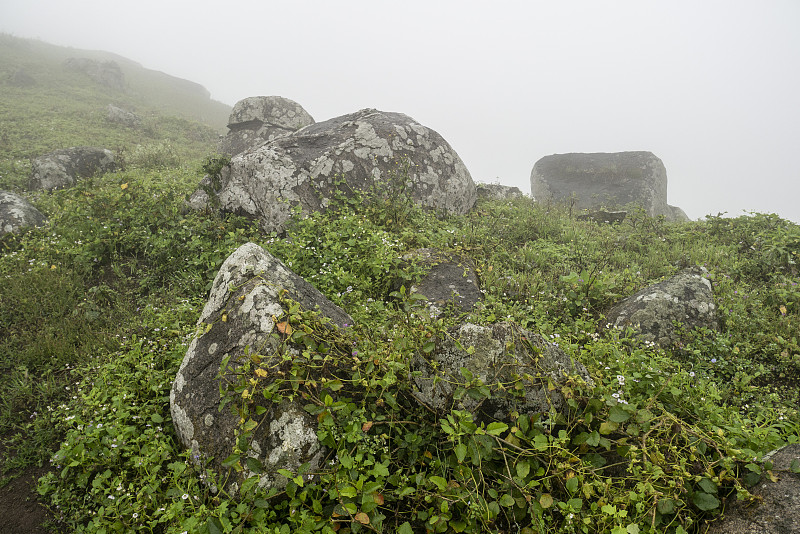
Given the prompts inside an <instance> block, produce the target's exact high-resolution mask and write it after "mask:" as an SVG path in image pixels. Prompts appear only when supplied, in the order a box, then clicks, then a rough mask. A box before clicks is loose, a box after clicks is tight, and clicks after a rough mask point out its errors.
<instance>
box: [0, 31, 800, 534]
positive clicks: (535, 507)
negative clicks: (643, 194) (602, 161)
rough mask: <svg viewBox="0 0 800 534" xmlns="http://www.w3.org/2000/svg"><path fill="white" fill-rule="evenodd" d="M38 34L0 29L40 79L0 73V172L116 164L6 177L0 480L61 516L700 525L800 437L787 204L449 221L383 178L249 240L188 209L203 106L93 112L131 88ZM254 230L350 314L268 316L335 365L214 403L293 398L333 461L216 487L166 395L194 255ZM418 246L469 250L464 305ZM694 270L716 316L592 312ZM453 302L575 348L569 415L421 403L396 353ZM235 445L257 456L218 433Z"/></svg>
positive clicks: (209, 263) (311, 527)
mask: <svg viewBox="0 0 800 534" xmlns="http://www.w3.org/2000/svg"><path fill="white" fill-rule="evenodd" d="M20 46H22V47H23V52H24V53H20V50H19V47H20ZM25 46H27V48H25ZM37 46H39V45H37V44H36V43H34V44H31V43H28V44H27V45H25V44H24V42H23V43H22V44H20V42H19V40H16V39H13V38H7V37H5V38H4V39H0V52H1V53H2V54H3V55H0V67H2V68H3V69H4V72H6V73H8V72H12V71H13V70H14V69H16V68H19V67H20V66H24V67H25V68H26V69H27V71H28V72H29V73H30V74H32V75H33V76H34V77H35V78H36V79H37V80H38V81H39V84H38V85H36V86H34V87H32V88H27V89H26V88H19V87H12V86H10V85H8V84H5V83H0V96H2V98H0V121H1V124H2V128H1V130H2V132H3V133H2V137H0V189H10V190H13V191H17V192H19V191H22V190H23V189H24V184H25V183H26V181H27V177H28V172H29V169H30V167H29V165H30V164H29V159H28V158H30V157H32V156H35V155H39V154H40V153H42V152H45V151H48V150H52V149H55V148H63V147H65V146H74V145H82V144H100V145H103V146H109V147H110V148H113V149H116V150H117V151H118V152H120V153H121V154H122V155H123V159H124V161H125V162H126V165H125V167H124V168H123V169H121V170H119V171H117V172H115V173H110V174H107V175H104V176H97V177H95V178H92V179H86V180H82V181H80V182H79V183H78V185H77V186H76V187H74V188H71V189H68V190H63V191H56V192H53V193H24V194H25V195H26V196H27V197H28V198H29V199H30V200H31V201H32V202H33V203H34V204H35V205H36V206H37V207H38V208H39V209H40V210H41V211H42V212H43V213H45V215H47V217H48V219H49V221H48V223H47V225H46V226H44V227H42V228H38V229H32V230H30V231H28V232H27V233H25V234H24V235H21V236H15V235H8V236H5V237H4V238H2V239H0V392H2V395H0V455H2V460H0V465H2V472H0V477H2V478H0V491H2V490H3V489H4V487H6V488H9V487H12V486H11V485H10V484H16V483H17V482H18V481H19V480H20V478H15V477H20V476H21V475H20V474H21V473H27V474H30V473H31V472H33V471H35V470H37V469H39V467H38V466H42V468H44V469H47V471H48V473H47V474H46V475H45V476H44V477H43V478H42V479H41V480H40V482H39V484H38V491H39V492H40V498H41V501H42V502H44V503H46V504H47V505H48V506H49V507H50V509H51V510H52V512H53V514H52V516H51V521H53V526H54V527H55V528H58V529H61V530H64V531H88V532H125V531H143V532H209V533H216V532H231V531H236V532H313V531H321V532H348V531H350V532H369V531H384V532H392V531H399V532H403V533H409V532H425V531H430V532H451V531H452V532H484V531H500V532H524V533H533V532H614V533H631V534H634V533H636V532H675V533H679V532H702V529H703V526H704V525H706V524H707V522H709V521H713V520H714V519H715V518H716V517H718V515H719V513H720V512H721V510H722V509H723V508H724V506H725V499H726V498H734V499H735V498H737V497H738V498H747V497H748V492H747V488H748V484H750V483H752V482H753V481H754V480H755V479H756V478H757V477H758V476H759V475H760V474H761V471H762V467H761V465H760V462H759V459H760V458H761V456H762V455H763V454H764V453H765V452H767V451H770V450H772V449H774V448H776V447H779V446H781V445H783V444H785V443H790V442H796V441H797V440H798V437H800V417H799V416H798V412H797V410H798V396H799V395H800V393H799V391H798V387H800V386H798V384H800V376H799V375H800V346H798V339H797V336H798V334H797V333H798V331H800V328H799V327H800V319H798V317H800V288H799V287H798V282H800V280H799V279H798V267H797V263H796V262H797V255H798V250H800V227H798V226H797V225H795V224H792V223H790V222H787V221H785V220H782V219H780V218H779V217H777V216H775V215H768V214H752V215H750V216H745V217H737V218H724V217H722V216H710V217H708V218H707V219H706V220H705V221H703V222H689V223H684V224H665V223H664V222H663V221H661V220H658V219H652V218H648V217H645V216H644V215H643V214H641V213H635V214H632V215H631V216H630V217H629V218H628V219H627V220H626V221H625V222H624V223H622V224H620V225H615V226H609V225H600V224H596V223H594V222H590V221H577V220H575V218H574V217H573V214H571V213H570V212H569V210H566V209H563V208H562V207H560V206H558V205H541V204H534V203H533V202H531V201H530V200H529V199H517V200H513V201H505V202H499V201H482V202H481V203H479V204H478V205H477V206H476V207H475V209H474V210H472V211H471V212H470V213H469V214H467V215H465V216H460V217H443V216H439V215H438V214H436V213H432V212H425V211H422V210H420V209H418V208H417V207H415V206H414V204H413V203H412V202H410V200H409V199H408V198H406V197H405V196H404V195H403V194H402V187H400V188H395V189H392V188H391V187H389V189H388V190H383V191H382V192H381V193H382V194H381V195H373V194H363V195H355V196H350V197H347V196H343V197H342V198H340V199H339V201H338V203H337V204H336V205H335V206H334V208H333V209H331V210H329V211H328V212H326V213H324V214H315V215H312V216H307V217H305V216H301V215H300V214H297V216H296V217H295V220H294V221H293V223H292V224H291V225H290V229H289V231H288V232H287V234H285V235H268V234H264V233H262V232H261V231H259V229H258V228H257V226H256V225H254V224H253V223H252V222H250V221H248V220H245V219H241V218H237V217H230V216H221V215H220V214H217V213H213V212H207V213H203V212H187V211H185V210H184V209H183V201H184V198H185V196H186V195H187V194H189V193H190V192H192V191H193V189H194V188H195V187H196V184H197V182H198V180H199V179H200V177H201V176H202V175H203V173H204V172H207V171H213V169H214V168H218V164H219V163H220V160H219V159H214V158H212V159H205V157H206V156H208V155H209V154H212V153H213V142H214V140H215V139H214V138H215V135H216V134H215V133H214V128H211V127H209V126H204V125H202V124H198V123H194V122H192V120H190V118H186V117H185V116H178V114H175V115H172V116H165V115H164V114H163V113H160V112H158V109H160V108H163V107H164V106H167V107H169V105H170V104H169V102H165V103H163V105H156V104H152V105H151V104H147V112H145V113H142V114H143V115H144V127H143V128H141V129H132V130H131V129H124V128H120V127H116V126H113V125H110V124H108V123H106V122H105V121H104V120H103V119H102V115H101V114H99V112H98V111H97V110H98V109H100V110H102V109H103V107H104V106H105V105H107V103H108V102H109V99H110V98H111V97H114V98H115V99H116V100H111V101H112V102H115V103H119V104H125V103H127V104H131V105H134V104H135V105H138V106H140V107H139V108H138V111H139V112H142V111H143V109H144V107H143V106H145V104H143V101H142V100H136V99H137V98H139V96H136V95H130V94H129V95H114V94H111V93H108V92H107V90H106V89H103V88H100V87H97V86H94V85H92V84H91V83H90V82H88V81H87V80H86V79H85V78H84V77H81V76H80V75H78V74H75V73H69V72H64V71H60V70H54V69H53V68H52V66H53V65H54V64H55V65H58V64H60V63H59V62H60V61H61V60H62V59H61V57H62V56H63V54H64V52H59V53H60V54H61V56H58V57H56V58H55V59H54V58H52V57H51V58H50V59H48V58H46V57H45V58H44V59H43V58H42V57H41V55H36V54H34V53H33V52H34V51H35V50H36V48H37ZM14 47H17V48H14ZM51 52H52V51H51ZM36 58H38V59H36ZM34 59H35V61H34ZM23 60H24V61H23ZM37 61H38V62H39V63H37ZM53 62H55V63H53ZM37 65H38V66H37ZM140 75H142V76H144V74H143V73H140ZM131 76H135V75H134V74H131ZM173 100H181V99H180V98H177V99H175V98H173ZM387 193H388V195H387ZM248 241H253V242H256V243H259V244H261V245H262V246H264V247H265V248H266V249H267V250H269V251H270V252H271V253H273V254H274V255H276V256H277V257H279V258H280V259H282V260H283V261H284V262H285V263H286V264H287V265H289V266H290V267H291V268H292V269H293V270H294V271H295V272H297V273H298V274H299V275H301V276H303V277H304V278H306V279H307V280H308V281H309V282H311V283H312V284H314V285H315V286H316V287H317V288H318V289H319V290H320V291H322V292H323V293H324V294H325V295H326V296H327V297H328V298H329V299H331V300H332V301H334V302H335V303H337V304H338V305H340V306H341V307H342V308H344V309H345V310H346V311H347V312H348V313H349V314H350V315H351V316H352V317H353V318H354V320H355V324H354V325H353V326H352V327H350V328H348V329H347V330H345V331H342V332H339V333H336V334H334V333H332V332H330V331H329V330H327V329H325V328H323V327H321V326H320V324H319V318H317V317H315V316H314V314H312V313H308V312H307V311H304V310H300V309H297V308H292V311H291V313H290V314H289V315H288V316H287V317H285V318H283V319H285V320H284V321H282V324H283V327H282V330H283V331H282V332H281V335H284V336H292V338H293V339H294V340H295V341H296V342H297V343H300V344H302V345H303V346H304V347H305V350H304V354H305V356H306V358H307V359H306V361H305V362H304V367H307V368H313V367H314V366H317V365H328V366H331V367H332V368H333V369H335V373H336V376H335V378H332V379H330V380H329V381H328V382H327V383H326V384H325V387H327V391H330V392H331V394H330V395H327V396H326V395H325V394H322V393H320V391H321V390H320V385H319V384H315V383H314V380H313V379H312V378H311V376H310V375H309V374H308V373H307V371H308V369H303V368H302V367H303V366H298V365H292V364H291V362H289V366H288V373H287V375H286V378H285V380H283V381H280V382H279V383H277V384H272V385H270V384H265V383H264V382H263V381H262V380H261V378H262V373H260V372H259V367H258V364H257V363H256V362H255V361H254V362H253V363H252V366H251V368H250V369H249V371H250V372H251V373H252V374H250V375H243V382H242V383H241V384H239V387H238V388H234V389H233V390H232V391H231V392H230V395H229V396H228V397H227V400H228V405H227V406H226V407H225V409H231V408H233V409H236V410H239V411H240V413H241V414H242V415H243V416H244V417H243V428H242V435H243V436H246V434H247V428H248V426H249V425H251V424H253V423H251V418H253V417H256V416H257V410H256V408H255V407H254V405H253V404H252V403H251V401H252V399H253V397H255V396H259V395H260V396H261V397H265V396H268V397H270V398H273V399H278V398H280V397H281V396H284V395H304V396H305V397H303V398H305V399H306V400H307V409H308V410H309V411H311V412H312V413H314V414H316V415H317V418H318V421H319V422H320V427H319V432H318V437H319V439H320V441H321V442H323V443H324V444H325V445H326V446H327V447H328V448H329V449H330V450H331V454H332V456H331V458H332V459H333V458H334V456H333V455H334V454H335V458H336V460H337V461H336V462H334V463H333V464H331V465H330V466H329V468H328V469H326V470H324V471H321V472H318V473H309V472H300V473H288V472H287V473H286V474H287V476H288V477H289V478H290V479H291V481H290V483H289V485H288V486H287V489H286V490H285V491H284V492H281V493H274V492H273V493H266V492H263V491H260V490H258V489H257V488H255V487H254V485H250V486H249V487H245V488H244V489H243V494H244V497H243V498H241V499H238V500H235V499H231V498H229V497H228V496H227V495H225V494H224V493H220V492H217V493H214V492H212V491H211V490H210V488H211V487H212V486H213V482H214V480H215V478H216V476H217V475H216V474H215V473H213V472H210V471H209V470H208V469H206V468H205V467H203V466H197V465H196V464H195V463H194V462H193V459H192V458H190V457H189V456H188V455H187V453H186V452H185V451H183V450H182V449H181V447H179V446H178V444H177V440H176V436H175V433H174V431H173V428H172V423H171V420H170V412H169V389H170V386H171V382H172V380H173V379H174V377H175V374H176V372H177V369H178V366H179V365H180V362H181V360H182V358H183V356H184V354H185V352H186V348H187V344H188V343H189V341H190V340H191V338H192V336H193V335H194V334H195V321H196V319H197V317H198V316H199V313H200V310H201V308H202V306H203V304H204V299H205V297H206V295H207V293H208V289H209V287H210V285H211V282H212V280H213V278H214V276H215V273H216V272H217V270H218V269H219V266H220V265H221V264H222V262H223V261H224V260H225V258H226V257H227V256H228V255H229V254H230V253H231V252H233V251H234V250H235V249H236V248H237V247H238V246H240V245H242V244H244V243H246V242H248ZM420 247H435V248H439V249H442V250H445V251H452V252H457V253H459V254H462V255H465V256H468V257H470V258H471V259H472V260H473V261H474V262H475V264H476V267H477V272H478V274H479V276H480V282H481V288H482V290H483V291H484V297H485V300H484V305H483V306H482V307H481V308H480V309H479V310H476V311H475V312H474V313H472V314H470V315H469V316H467V317H458V318H443V319H435V318H431V317H429V316H428V315H427V314H426V312H425V310H424V307H422V306H421V305H420V302H419V301H418V300H417V299H415V298H414V297H413V296H411V295H409V293H408V292H407V291H405V290H404V289H399V288H398V285H399V283H402V284H404V285H405V287H408V286H409V285H410V283H412V282H413V281H414V280H415V279H416V278H418V277H419V276H420V274H421V273H420V268H419V267H416V266H409V265H407V264H405V263H404V262H402V261H401V257H402V256H403V255H404V254H405V253H407V252H409V251H411V250H414V249H417V248H420ZM694 265H701V266H704V267H705V268H706V269H707V270H708V277H709V279H710V280H711V281H712V283H713V285H714V291H715V296H716V301H717V307H718V312H719V313H718V316H719V329H718V330H717V331H710V330H703V331H697V332H686V333H685V336H684V337H683V339H682V341H681V343H679V344H676V345H675V346H673V347H666V348H657V347H653V346H648V345H646V344H642V343H640V342H638V341H636V339H635V338H634V337H633V336H632V335H631V332H627V331H619V330H604V329H599V328H598V325H602V324H604V318H603V312H604V311H605V310H607V309H608V308H609V307H610V306H611V305H612V304H613V303H615V302H616V301H617V300H619V299H620V298H622V297H623V296H626V295H630V294H632V293H634V292H635V291H637V290H638V289H641V288H642V287H645V286H646V285H649V284H650V283H653V282H655V281H658V280H660V279H663V278H664V277H666V276H670V275H672V274H674V273H676V272H677V271H679V270H680V269H682V268H684V267H688V266H694ZM398 282H399V283H398ZM467 320H469V321H472V322H476V323H480V324H491V323H494V322H498V321H513V322H515V323H517V324H519V325H521V326H523V327H525V328H529V329H531V330H534V331H537V332H540V333H541V334H542V335H544V336H545V337H546V338H547V339H548V340H550V342H552V343H557V344H559V346H561V348H562V349H564V350H565V351H566V352H567V353H568V354H569V355H570V356H572V357H573V358H575V359H577V360H580V361H581V362H583V363H584V364H585V365H586V367H587V368H588V370H589V371H590V374H591V376H592V379H593V385H588V384H586V383H583V382H581V381H580V380H572V381H570V382H569V383H568V384H567V385H566V386H565V387H564V388H563V391H562V393H563V394H564V395H565V396H566V397H567V398H569V399H570V400H569V403H570V407H571V411H570V413H569V414H568V415H567V416H558V415H556V414H555V413H550V414H536V415H533V416H530V415H529V414H520V415H519V416H518V417H515V418H514V419H513V420H511V421H507V422H505V423H499V422H498V423H493V424H488V425H486V424H484V425H480V424H476V423H475V422H474V421H472V419H471V417H470V416H469V414H466V413H463V412H459V411H457V410H453V411H452V412H451V413H449V414H447V415H446V416H444V417H437V416H434V415H433V414H432V413H430V412H428V411H427V410H426V409H425V408H424V407H421V406H420V405H419V403H417V402H416V401H414V400H413V398H412V397H411V396H410V395H409V391H408V389H409V387H408V381H407V366H408V361H409V360H410V359H411V358H412V357H413V356H414V355H417V354H426V353H427V352H428V351H430V350H432V346H433V345H432V344H433V343H434V340H436V339H437V338H440V337H442V336H446V335H447V333H448V328H449V327H451V326H453V325H454V324H456V323H458V322H461V321H467ZM287 332H288V333H287ZM307 362H311V364H310V365H309V364H307ZM488 386H490V385H486V384H480V383H478V382H476V381H475V380H473V379H472V378H471V377H470V376H469V374H468V373H465V376H464V382H463V384H461V388H462V390H461V393H462V394H464V395H473V396H477V397H479V398H481V397H485V396H486V395H491V394H492V389H491V388H490V387H488ZM333 393H335V394H333ZM228 460H229V465H231V466H233V467H237V466H242V465H246V466H247V467H248V468H251V469H253V470H257V469H258V467H259V466H257V465H251V464H249V463H248V461H247V459H246V458H244V459H243V458H242V456H241V454H238V455H237V453H236V452H235V451H234V453H233V454H232V455H231V457H230V458H229V459H228ZM798 468H799V469H800V466H798ZM37 472H38V471H37ZM767 474H768V473H767ZM768 475H769V474H768ZM217 486H219V487H221V486H220V485H219V484H217ZM14 487H16V486H14ZM14 512H16V510H14V511H12V512H10V513H9V512H7V513H6V514H5V515H6V517H11V516H12V515H14V514H13V513H14Z"/></svg>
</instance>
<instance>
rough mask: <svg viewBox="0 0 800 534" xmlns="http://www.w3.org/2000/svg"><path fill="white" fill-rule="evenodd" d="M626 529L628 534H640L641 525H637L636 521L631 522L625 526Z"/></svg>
mask: <svg viewBox="0 0 800 534" xmlns="http://www.w3.org/2000/svg"><path fill="white" fill-rule="evenodd" d="M625 530H627V531H628V534H639V525H637V524H636V523H631V524H630V525H628V526H627V527H625Z"/></svg>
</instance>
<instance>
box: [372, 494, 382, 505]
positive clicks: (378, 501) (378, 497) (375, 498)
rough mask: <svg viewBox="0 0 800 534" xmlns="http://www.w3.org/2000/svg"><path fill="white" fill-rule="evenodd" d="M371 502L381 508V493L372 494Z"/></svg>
mask: <svg viewBox="0 0 800 534" xmlns="http://www.w3.org/2000/svg"><path fill="white" fill-rule="evenodd" d="M372 500H373V501H375V504H377V505H378V506H383V494H382V493H373V494H372Z"/></svg>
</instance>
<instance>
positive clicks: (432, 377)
mask: <svg viewBox="0 0 800 534" xmlns="http://www.w3.org/2000/svg"><path fill="white" fill-rule="evenodd" d="M470 347H472V348H473V349H474V350H471V349H470ZM470 352H472V354H470ZM432 362H433V364H432ZM462 368H463V369H466V370H467V371H468V373H470V374H471V376H472V378H474V379H478V380H480V381H481V382H482V383H483V384H485V385H486V386H488V387H489V389H490V390H491V398H490V399H482V400H476V399H474V398H473V397H471V396H470V395H463V396H461V398H459V399H456V398H455V397H456V391H457V389H458V388H459V387H464V384H465V383H467V382H469V380H468V379H467V378H465V376H464V374H462ZM411 370H412V378H411V380H412V384H413V386H414V388H413V390H412V394H413V395H414V397H415V398H416V399H417V400H419V401H420V402H422V403H423V404H425V405H426V406H428V407H429V408H431V409H433V410H436V411H437V412H442V413H445V412H448V411H449V410H450V409H452V408H455V409H459V410H466V411H468V412H470V413H472V414H473V416H474V417H475V420H480V421H484V420H505V421H509V420H511V416H512V413H513V412H517V413H520V414H524V413H544V412H548V411H550V409H551V407H552V408H554V409H555V410H556V411H559V412H564V411H565V410H566V409H567V405H566V401H565V399H564V398H563V396H562V395H561V393H560V391H559V388H558V387H555V388H553V389H552V390H551V388H550V387H548V385H549V384H551V383H552V384H554V385H556V386H558V385H561V384H564V383H565V382H566V377H567V376H576V377H578V378H580V379H583V380H585V381H587V382H591V378H589V374H588V372H587V371H586V368H585V367H584V366H583V364H581V363H580V362H573V361H572V360H571V359H570V357H569V356H567V355H566V354H565V353H564V351H562V350H561V349H560V348H559V347H558V346H557V345H556V344H554V343H549V342H547V341H545V340H544V338H542V337H541V336H539V335H538V334H534V333H532V332H529V331H527V330H524V329H522V328H520V327H518V326H516V325H513V324H510V323H499V324H495V325H493V326H479V325H475V324H470V323H466V324H463V325H461V326H459V327H457V328H455V329H454V330H453V331H452V332H451V335H450V336H448V337H447V338H445V339H440V340H438V341H437V344H436V348H435V349H433V351H432V352H431V354H430V356H429V357H422V356H420V357H417V358H416V359H415V360H414V361H412V363H411ZM417 372H418V374H417ZM499 384H502V387H499Z"/></svg>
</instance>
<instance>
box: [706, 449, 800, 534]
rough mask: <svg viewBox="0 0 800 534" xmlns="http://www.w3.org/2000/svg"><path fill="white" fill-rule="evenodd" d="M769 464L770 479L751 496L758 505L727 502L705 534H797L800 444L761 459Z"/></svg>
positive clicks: (799, 501)
mask: <svg viewBox="0 0 800 534" xmlns="http://www.w3.org/2000/svg"><path fill="white" fill-rule="evenodd" d="M764 460H765V461H769V462H771V463H772V470H771V471H772V474H773V475H774V476H775V477H776V478H775V481H773V480H771V479H770V477H766V476H763V477H762V478H761V480H760V481H759V482H758V484H756V485H755V487H754V488H753V489H751V490H750V492H751V493H752V494H753V495H754V496H755V497H756V499H757V502H755V503H750V502H743V501H735V500H733V501H732V502H730V503H729V504H728V505H727V506H726V507H725V511H724V513H723V515H722V518H721V519H720V520H719V521H716V522H714V523H712V525H711V527H710V528H709V529H708V531H707V534H800V474H799V473H797V472H796V471H793V470H792V463H793V462H794V463H795V466H797V462H800V444H797V443H794V444H792V445H787V446H786V447H783V448H781V449H778V450H777V451H773V452H772V453H770V454H769V455H767V456H765V457H764Z"/></svg>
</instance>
